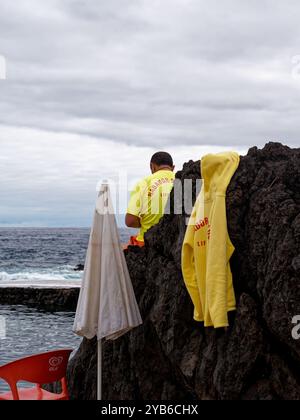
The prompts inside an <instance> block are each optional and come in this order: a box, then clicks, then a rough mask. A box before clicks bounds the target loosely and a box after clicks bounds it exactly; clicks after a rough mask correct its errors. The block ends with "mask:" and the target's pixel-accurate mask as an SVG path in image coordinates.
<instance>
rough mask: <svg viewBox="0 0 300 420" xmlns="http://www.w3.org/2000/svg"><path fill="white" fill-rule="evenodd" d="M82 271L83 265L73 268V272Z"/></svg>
mask: <svg viewBox="0 0 300 420" xmlns="http://www.w3.org/2000/svg"><path fill="white" fill-rule="evenodd" d="M83 270H84V265H83V264H77V265H76V267H75V268H74V271H83Z"/></svg>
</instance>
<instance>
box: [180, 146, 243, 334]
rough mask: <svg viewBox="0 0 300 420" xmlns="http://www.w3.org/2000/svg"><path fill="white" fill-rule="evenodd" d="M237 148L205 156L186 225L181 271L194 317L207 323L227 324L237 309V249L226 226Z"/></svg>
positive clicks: (205, 324) (236, 161)
mask: <svg viewBox="0 0 300 420" xmlns="http://www.w3.org/2000/svg"><path fill="white" fill-rule="evenodd" d="M239 162H240V157H239V155H238V154H237V153H235V152H226V153H219V154H216V155H211V154H210V155H207V156H204V157H203V158H202V160H201V174H202V179H203V185H202V189H201V192H200V194H199V196H198V198H197V201H196V204H195V207H194V209H193V212H192V215H191V218H190V221H189V225H188V227H187V231H186V235H185V239H184V243H183V249H182V273H183V277H184V281H185V284H186V287H187V289H188V292H189V294H190V296H191V299H192V301H193V304H194V307H195V309H194V319H195V320H196V321H199V322H203V321H204V326H205V327H215V328H222V327H228V325H229V324H228V312H229V311H234V310H235V309H236V301H235V294H234V290H233V282H232V273H231V268H230V263H229V261H230V258H231V256H232V254H233V252H234V246H233V245H232V243H231V240H230V238H229V234H228V230H227V217H226V191H227V187H228V185H229V183H230V180H231V178H232V176H233V175H234V173H235V171H236V170H237V168H238V166H239Z"/></svg>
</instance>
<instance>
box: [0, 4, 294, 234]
mask: <svg viewBox="0 0 300 420" xmlns="http://www.w3.org/2000/svg"><path fill="white" fill-rule="evenodd" d="M299 16H300V3H299V1H297V0H287V1H282V0H280V1H278V0H251V1H247V2H246V1H240V0H222V1H220V0H209V1H208V0H205V1H203V0H160V1H157V0H109V1H103V0H102V1H100V0H88V1H83V0H43V1H41V0H15V1H11V0H1V3H0V55H2V56H4V57H5V59H6V64H7V79H6V80H0V146H1V148H0V174H1V179H0V197H1V202H0V225H1V226H11V225H14V226H89V224H90V221H91V216H92V210H93V204H94V201H95V195H96V184H97V182H98V180H100V179H103V178H108V177H109V178H112V177H114V178H116V175H117V173H118V170H121V171H122V173H123V175H122V177H124V173H125V172H126V171H127V172H128V174H129V180H130V182H131V183H132V182H133V180H134V179H136V178H139V177H141V176H144V175H146V174H147V173H148V170H149V169H148V161H149V159H150V157H151V154H152V153H153V152H154V151H156V150H157V149H160V150H161V149H165V150H167V151H170V152H171V153H172V154H173V155H174V159H175V163H176V166H177V168H178V169H180V167H181V166H182V164H183V162H184V161H186V160H189V159H194V160H197V159H199V158H200V157H201V155H203V154H205V153H208V152H217V151H222V150H227V149H234V150H237V151H239V152H240V153H241V154H243V153H246V152H247V149H248V148H249V147H251V146H254V145H257V146H263V145H264V144H265V143H266V142H267V141H270V140H273V141H281V142H283V143H285V144H288V145H290V146H291V147H299V133H300V118H299V104H300V102H299V100H300V65H299V63H300V25H299ZM0 63H1V61H0ZM125 205H126V199H124V200H123V201H122V203H121V207H122V208H123V212H124V210H125Z"/></svg>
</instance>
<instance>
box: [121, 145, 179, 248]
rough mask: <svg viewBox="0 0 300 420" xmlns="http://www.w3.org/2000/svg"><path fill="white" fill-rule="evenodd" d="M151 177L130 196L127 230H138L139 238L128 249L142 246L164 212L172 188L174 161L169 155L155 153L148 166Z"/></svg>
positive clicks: (132, 239) (136, 187) (145, 179)
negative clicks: (147, 234)
mask: <svg viewBox="0 0 300 420" xmlns="http://www.w3.org/2000/svg"><path fill="white" fill-rule="evenodd" d="M150 169H151V172H152V175H150V176H148V177H146V178H144V179H142V180H141V181H140V182H138V184H137V185H136V186H135V188H134V190H133V191H132V193H131V196H130V201H129V204H128V209H127V214H126V218H125V223H126V226H127V227H130V228H139V229H140V231H139V234H138V235H137V236H133V237H131V239H130V242H129V244H128V245H133V246H140V247H143V246H144V235H145V233H146V232H147V231H148V230H149V229H150V228H151V227H152V226H154V225H156V224H157V223H158V222H159V221H160V219H161V218H162V216H163V215H164V212H165V207H166V204H167V201H168V198H169V195H170V192H171V191H172V189H173V185H174V179H175V175H174V169H175V166H174V165H173V159H172V157H171V155H169V153H166V152H158V153H155V155H153V156H152V158H151V162H150Z"/></svg>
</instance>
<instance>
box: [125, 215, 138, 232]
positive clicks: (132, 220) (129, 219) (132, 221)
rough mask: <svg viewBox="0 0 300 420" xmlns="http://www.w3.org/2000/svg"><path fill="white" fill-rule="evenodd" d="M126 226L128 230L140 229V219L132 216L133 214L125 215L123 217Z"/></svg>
mask: <svg viewBox="0 0 300 420" xmlns="http://www.w3.org/2000/svg"><path fill="white" fill-rule="evenodd" d="M125 223H126V226H127V227H129V228H136V229H137V228H140V227H141V219H140V218H139V217H138V216H134V215H133V214H130V213H127V214H126V217H125Z"/></svg>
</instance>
